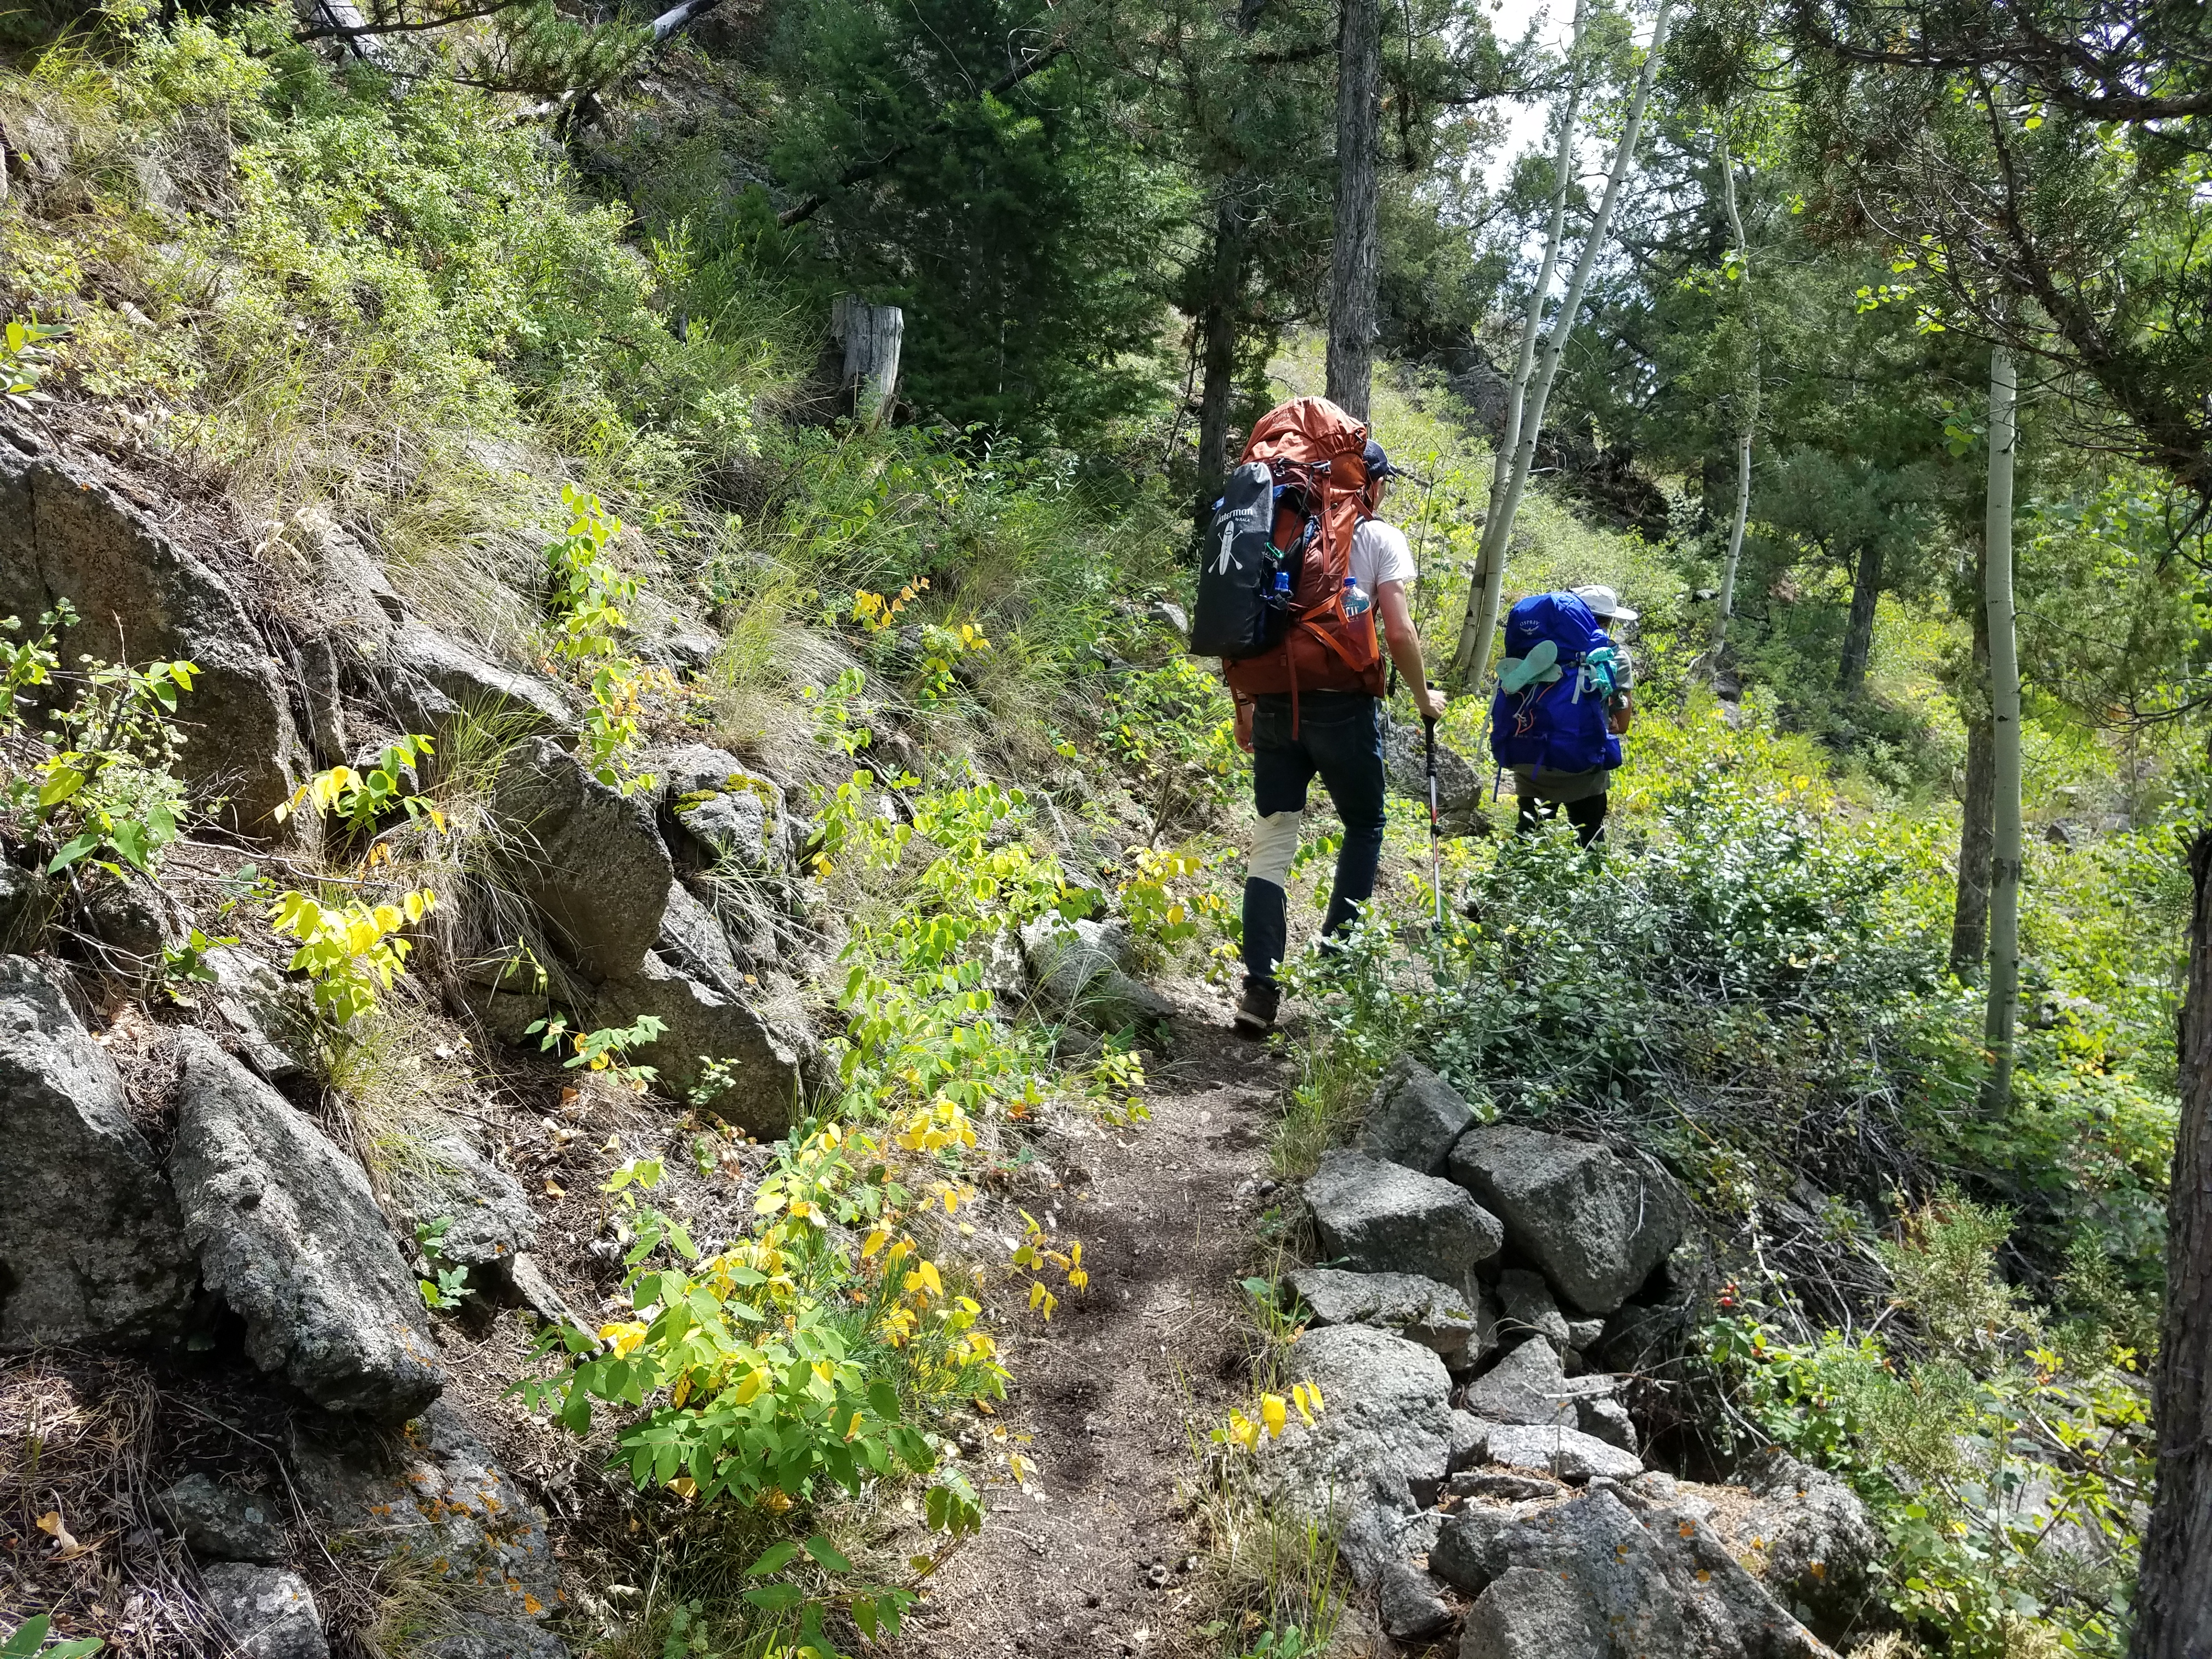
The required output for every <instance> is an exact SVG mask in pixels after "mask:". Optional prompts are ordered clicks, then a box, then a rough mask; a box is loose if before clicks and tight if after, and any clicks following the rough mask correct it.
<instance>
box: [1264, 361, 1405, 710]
mask: <svg viewBox="0 0 2212 1659" xmlns="http://www.w3.org/2000/svg"><path fill="white" fill-rule="evenodd" d="M1366 448H1367V428H1366V427H1365V425H1364V424H1363V423H1362V422H1358V421H1356V420H1354V419H1352V416H1349V415H1347V414H1346V413H1345V411H1344V410H1341V409H1339V408H1338V407H1337V406H1336V405H1335V404H1333V403H1331V402H1329V400H1328V398H1292V399H1291V401H1290V402H1289V403H1286V404H1281V405H1279V407H1277V408H1274V409H1272V410H1268V412H1267V414H1266V415H1264V416H1261V419H1260V421H1259V422H1258V423H1257V424H1256V425H1255V426H1254V427H1253V428H1252V436H1251V439H1250V440H1249V441H1248V442H1247V443H1246V444H1245V446H1244V457H1243V459H1245V460H1246V461H1248V462H1249V461H1266V462H1267V463H1269V464H1270V465H1273V466H1274V467H1275V469H1276V478H1277V481H1278V482H1280V481H1281V480H1282V478H1283V477H1284V475H1285V472H1286V471H1296V472H1299V473H1303V474H1304V476H1305V477H1306V478H1307V479H1308V480H1309V481H1310V484H1311V486H1312V489H1313V490H1314V492H1315V494H1316V495H1317V496H1318V498H1319V500H1320V501H1321V502H1322V508H1321V534H1320V536H1319V537H1318V538H1317V539H1316V541H1315V543H1314V544H1313V545H1312V546H1310V547H1309V548H1308V549H1307V550H1306V556H1305V561H1304V564H1303V566H1302V567H1301V568H1300V570H1299V573H1298V585H1297V590H1296V591H1295V592H1293V593H1292V595H1291V623H1290V626H1289V628H1287V629H1285V631H1284V635H1283V641H1282V643H1281V644H1280V645H1279V646H1277V647H1275V648H1274V649H1273V650H1272V651H1267V652H1262V653H1261V654H1260V655H1258V656H1256V657H1246V658H1244V659H1242V660H1240V661H1237V662H1232V663H1230V664H1228V665H1226V669H1225V673H1226V677H1227V678H1228V681H1229V684H1231V686H1232V687H1233V688H1235V689H1236V690H1238V691H1241V692H1243V694H1244V695H1245V696H1261V695H1262V694H1266V693H1281V692H1288V693H1289V694H1290V696H1291V699H1292V703H1291V708H1292V715H1291V718H1292V720H1293V721H1294V722H1295V720H1296V719H1297V714H1296V709H1297V701H1296V700H1297V694H1298V693H1299V692H1300V691H1364V692H1366V693H1367V694H1368V695H1369V696H1376V697H1379V696H1382V695H1383V652H1382V648H1381V647H1380V646H1379V645H1378V644H1377V643H1376V638H1375V613H1374V612H1373V611H1371V610H1370V611H1369V612H1368V613H1367V614H1366V615H1365V616H1362V617H1347V616H1346V615H1345V614H1344V579H1345V578H1346V576H1348V575H1350V574H1352V532H1354V531H1356V530H1357V529H1358V527H1359V521H1360V520H1362V519H1363V518H1364V517H1366V516H1367V506H1366V489H1367V461H1366ZM1303 528H1304V524H1303V522H1293V521H1290V520H1287V519H1285V520H1278V522H1277V524H1276V526H1275V544H1276V545H1277V546H1278V547H1285V548H1287V547H1289V546H1290V545H1291V543H1292V542H1293V541H1294V540H1295V539H1296V538H1297V534H1298V532H1299V531H1301V530H1302V529H1303Z"/></svg>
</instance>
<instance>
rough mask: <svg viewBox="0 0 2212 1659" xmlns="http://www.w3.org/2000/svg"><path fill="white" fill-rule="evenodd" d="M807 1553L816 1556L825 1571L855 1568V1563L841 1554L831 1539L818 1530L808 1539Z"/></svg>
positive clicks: (816, 1560)
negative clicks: (831, 1542) (833, 1545)
mask: <svg viewBox="0 0 2212 1659" xmlns="http://www.w3.org/2000/svg"><path fill="white" fill-rule="evenodd" d="M806 1553H808V1554H809V1555H811V1556H812V1557H813V1558H814V1559H815V1562H816V1564H817V1565H818V1566H820V1567H821V1569H822V1570H823V1571H824V1572H850V1571H852V1570H853V1564H852V1563H851V1562H850V1561H848V1560H847V1559H845V1558H844V1557H843V1556H842V1555H840V1554H839V1553H837V1552H836V1549H835V1548H833V1547H831V1545H830V1542H829V1540H828V1539H826V1538H824V1537H823V1535H822V1534H820V1533H818V1532H817V1533H816V1534H813V1535H812V1536H811V1537H810V1538H809V1539H808V1540H807V1541H806Z"/></svg>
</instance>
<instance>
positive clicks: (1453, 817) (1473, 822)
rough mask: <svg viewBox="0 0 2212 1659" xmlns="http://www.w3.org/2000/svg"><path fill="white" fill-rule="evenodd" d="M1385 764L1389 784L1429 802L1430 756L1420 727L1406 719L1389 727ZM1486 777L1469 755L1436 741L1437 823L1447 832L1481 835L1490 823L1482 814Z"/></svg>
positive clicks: (1398, 790) (1384, 755)
mask: <svg viewBox="0 0 2212 1659" xmlns="http://www.w3.org/2000/svg"><path fill="white" fill-rule="evenodd" d="M1383 772H1384V775H1385V776H1386V777H1387V778H1388V779H1389V784H1390V787H1391V788H1392V789H1393V790H1395V792H1396V793H1399V794H1401V795H1403V796H1405V797H1407V799H1412V800H1417V801H1419V802H1420V803H1421V805H1424V806H1426V805H1428V802H1429V775H1428V764H1427V758H1426V757H1425V754H1424V753H1423V750H1422V738H1421V728H1420V727H1419V726H1414V725H1412V724H1409V723H1406V722H1402V721H1401V722H1400V723H1398V724H1396V725H1394V726H1391V727H1390V729H1389V732H1387V733H1386V734H1385V735H1384V738H1383ZM1483 792H1484V780H1483V775H1482V774H1481V773H1480V772H1478V771H1476V770H1475V769H1474V766H1473V765H1471V764H1470V763H1468V759H1467V757H1465V756H1464V755H1462V754H1461V753H1460V752H1459V751H1458V750H1455V749H1453V748H1452V747H1450V746H1449V744H1443V743H1439V744H1437V827H1438V828H1439V829H1442V830H1443V833H1444V834H1445V835H1447V836H1480V835H1484V834H1486V833H1487V832H1488V828H1489V826H1488V825H1487V824H1486V823H1485V822H1484V821H1483V817H1482V797H1483Z"/></svg>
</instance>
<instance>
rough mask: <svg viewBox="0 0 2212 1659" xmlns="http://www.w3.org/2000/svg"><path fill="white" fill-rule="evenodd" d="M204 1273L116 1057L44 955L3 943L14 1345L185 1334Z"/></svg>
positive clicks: (0, 1077)
mask: <svg viewBox="0 0 2212 1659" xmlns="http://www.w3.org/2000/svg"><path fill="white" fill-rule="evenodd" d="M198 1278H199V1268H198V1266H197V1262H195V1261H194V1260H193V1256H192V1250H191V1245H190V1244H188V1243H186V1242H185V1232H184V1224H183V1220H182V1218H181V1217H180V1216H179V1214H178V1212H177V1206H176V1200H174V1199H173V1197H172V1196H171V1194H170V1190H169V1183H168V1182H167V1181H166V1180H164V1179H163V1178H162V1176H161V1165H160V1164H158V1163H156V1162H155V1158H154V1153H153V1149H152V1148H150V1147H149V1146H147V1144H146V1142H145V1140H144V1139H143V1138H142V1137H141V1136H140V1135H139V1133H138V1131H137V1129H136V1128H135V1127H132V1125H131V1109H130V1106H129V1104H128V1103H127V1102H126V1101H125V1098H124V1094H123V1079H121V1077H119V1076H118V1074H117V1073H116V1069H115V1065H114V1062H113V1061H112V1060H109V1059H108V1057H107V1054H106V1051H105V1050H103V1049H102V1048H100V1045H99V1044H98V1043H96V1042H94V1041H93V1040H92V1038H91V1036H90V1035H89V1034H88V1033H87V1031H86V1030H85V1029H84V1027H83V1026H82V1024H79V1023H78V1021H77V1017H76V1010H75V1009H74V1008H72V1007H71V1006H70V1001H69V998H68V997H67V996H66V995H65V994H64V991H63V988H62V987H61V986H60V984H59V983H58V982H57V981H55V980H54V979H52V977H50V976H49V975H48V974H47V973H46V970H45V969H42V968H41V967H40V966H39V964H38V963H34V962H33V961H32V960H31V959H30V958H29V957H0V1352H10V1353H17V1352H24V1351H26V1350H28V1349H33V1348H45V1347H146V1346H159V1345H162V1344H166V1343H167V1342H170V1341H173V1340H175V1339H176V1338H177V1337H178V1336H179V1334H180V1333H181V1331H182V1328H183V1325H184V1321H185V1314H186V1311H187V1310H189V1309H190V1307H191V1298H192V1287H193V1285H194V1284H195V1283H196V1282H197V1279H198Z"/></svg>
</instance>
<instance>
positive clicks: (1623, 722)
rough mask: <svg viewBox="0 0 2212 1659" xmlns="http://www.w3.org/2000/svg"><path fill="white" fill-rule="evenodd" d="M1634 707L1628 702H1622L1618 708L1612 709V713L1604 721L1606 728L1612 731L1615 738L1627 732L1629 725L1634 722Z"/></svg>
mask: <svg viewBox="0 0 2212 1659" xmlns="http://www.w3.org/2000/svg"><path fill="white" fill-rule="evenodd" d="M1635 720H1636V710H1635V708H1633V707H1632V706H1631V705H1630V704H1628V703H1626V702H1623V703H1622V704H1621V705H1620V708H1616V709H1614V710H1613V714H1612V715H1611V716H1610V717H1609V718H1608V719H1607V721H1606V723H1605V725H1606V730H1607V731H1608V732H1612V733H1613V736H1614V737H1616V738H1618V737H1620V736H1622V735H1624V734H1625V733H1626V732H1627V730H1628V728H1629V726H1631V725H1632V724H1633V723H1634V722H1635Z"/></svg>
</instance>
